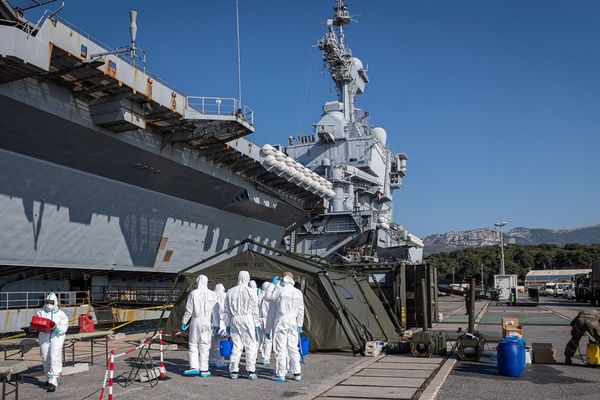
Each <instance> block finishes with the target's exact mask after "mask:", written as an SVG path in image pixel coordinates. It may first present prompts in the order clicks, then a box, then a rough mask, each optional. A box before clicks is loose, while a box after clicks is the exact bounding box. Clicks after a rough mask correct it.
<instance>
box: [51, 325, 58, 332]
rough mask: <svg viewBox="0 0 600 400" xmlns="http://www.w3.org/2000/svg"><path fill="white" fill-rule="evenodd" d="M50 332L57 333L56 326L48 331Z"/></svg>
mask: <svg viewBox="0 0 600 400" xmlns="http://www.w3.org/2000/svg"><path fill="white" fill-rule="evenodd" d="M50 333H58V326H57V327H56V328H54V329H52V330H51V331H50Z"/></svg>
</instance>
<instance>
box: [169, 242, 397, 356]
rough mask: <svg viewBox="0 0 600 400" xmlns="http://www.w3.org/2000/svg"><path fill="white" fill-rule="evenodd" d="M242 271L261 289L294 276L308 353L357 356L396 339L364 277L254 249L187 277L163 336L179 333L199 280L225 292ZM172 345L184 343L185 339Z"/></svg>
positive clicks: (233, 284)
mask: <svg viewBox="0 0 600 400" xmlns="http://www.w3.org/2000/svg"><path fill="white" fill-rule="evenodd" d="M242 270H244V271H248V272H249V273H250V276H251V279H254V280H255V281H257V283H258V285H259V286H260V284H261V282H264V281H270V280H271V277H273V276H274V275H281V274H282V273H283V272H285V271H290V272H292V274H294V279H295V280H296V282H298V283H299V284H300V290H301V291H302V292H303V294H304V303H305V316H304V331H305V332H306V334H307V335H308V336H309V338H310V347H311V350H312V351H337V350H353V351H354V352H359V351H361V350H363V349H364V342H365V341H366V340H384V341H385V340H394V338H397V336H398V335H397V333H396V330H395V329H394V325H393V323H392V321H391V320H390V319H389V316H388V315H387V313H386V312H385V309H384V308H383V305H382V304H381V302H380V301H379V300H378V298H377V296H376V295H375V293H373V291H372V289H371V288H370V286H369V284H368V282H367V280H366V278H364V277H355V276H353V275H351V274H346V273H343V272H339V271H335V272H334V271H326V270H324V269H322V268H318V267H316V266H315V265H312V264H311V263H309V262H304V261H302V260H299V259H297V258H294V257H290V256H286V255H267V254H261V253H257V252H255V251H252V250H246V251H245V252H243V253H240V254H238V255H236V256H233V257H231V258H229V259H226V260H223V261H221V262H219V263H217V264H214V265H211V266H210V267H207V268H205V269H203V270H201V271H197V272H193V273H188V274H185V275H184V282H183V285H182V288H183V290H182V291H181V294H180V295H179V297H178V298H177V300H176V302H175V304H174V305H173V309H172V310H171V313H170V315H169V319H168V321H167V324H166V327H165V329H164V330H165V332H166V333H174V332H178V331H179V330H180V326H181V318H182V317H183V313H184V311H185V303H186V300H187V296H188V294H189V292H190V291H191V290H193V289H194V288H195V282H196V277H197V276H198V275H200V274H203V275H206V276H207V277H208V279H209V287H210V288H211V289H212V288H213V287H214V285H215V284H217V283H222V284H223V285H224V286H225V288H227V289H229V288H231V287H233V286H235V285H236V284H237V277H238V273H239V272H240V271H242ZM173 340H174V341H175V342H178V343H181V344H185V343H187V334H182V335H179V336H177V337H174V338H173Z"/></svg>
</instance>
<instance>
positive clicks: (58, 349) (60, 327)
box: [36, 293, 69, 392]
mask: <svg viewBox="0 0 600 400" xmlns="http://www.w3.org/2000/svg"><path fill="white" fill-rule="evenodd" d="M36 315H37V316H38V317H42V318H48V319H49V320H51V321H54V323H55V324H56V326H55V327H54V329H53V330H52V331H51V332H40V334H39V336H38V342H39V344H40V355H41V356H42V361H43V363H44V373H45V374H46V385H45V386H46V387H47V390H48V391H49V392H54V391H55V390H56V387H57V386H58V377H59V376H60V373H61V372H62V349H63V343H64V342H65V333H67V329H69V318H68V317H67V314H65V313H64V312H63V311H62V310H60V309H59V308H58V298H57V297H56V295H55V294H54V293H49V294H48V295H47V296H46V300H45V301H44V308H43V309H41V310H39V311H37V312H36Z"/></svg>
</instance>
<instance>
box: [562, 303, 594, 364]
mask: <svg viewBox="0 0 600 400" xmlns="http://www.w3.org/2000/svg"><path fill="white" fill-rule="evenodd" d="M571 327H572V329H571V340H569V343H567V347H566V348H565V364H567V365H571V363H572V361H571V358H572V357H573V355H574V354H575V352H576V351H577V348H578V347H579V340H581V337H582V336H583V335H585V334H586V332H587V333H588V334H589V335H590V337H591V338H593V339H594V340H595V341H596V342H598V343H600V312H598V311H596V310H586V311H581V312H579V314H577V316H576V317H575V319H573V321H571Z"/></svg>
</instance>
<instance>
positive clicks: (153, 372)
mask: <svg viewBox="0 0 600 400" xmlns="http://www.w3.org/2000/svg"><path fill="white" fill-rule="evenodd" d="M162 372H163V373H164V371H162ZM160 376H161V368H160V367H154V368H152V369H150V370H148V373H147V374H146V371H144V372H141V371H140V382H148V381H150V380H153V379H158V378H160Z"/></svg>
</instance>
